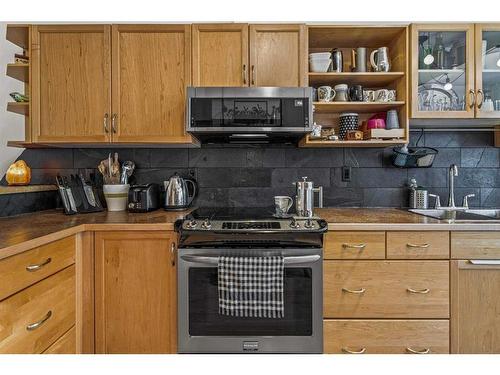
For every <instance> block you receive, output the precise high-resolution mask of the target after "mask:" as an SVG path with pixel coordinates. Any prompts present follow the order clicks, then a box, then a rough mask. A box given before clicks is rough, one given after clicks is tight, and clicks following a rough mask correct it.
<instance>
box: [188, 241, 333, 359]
mask: <svg viewBox="0 0 500 375" xmlns="http://www.w3.org/2000/svg"><path fill="white" fill-rule="evenodd" d="M277 252H278V253H279V254H282V255H283V256H284V258H285V273H284V283H285V285H284V303H285V306H284V308H285V317H284V318H282V319H270V318H240V317H231V316H225V315H221V314H219V303H218V288H217V258H218V256H221V255H234V256H265V255H274V254H276V253H277ZM178 262H179V263H178V265H179V268H178V288H179V293H178V313H179V316H178V322H179V327H178V350H179V352H180V353H322V351H323V317H322V311H323V301H322V297H323V296H322V283H323V281H322V279H323V278H322V258H321V250H320V249H289V250H284V249H280V250H276V251H272V250H269V249H261V250H258V249H252V250H234V249H218V250H217V249H215V250H214V249H207V250H203V249H179V255H178Z"/></svg>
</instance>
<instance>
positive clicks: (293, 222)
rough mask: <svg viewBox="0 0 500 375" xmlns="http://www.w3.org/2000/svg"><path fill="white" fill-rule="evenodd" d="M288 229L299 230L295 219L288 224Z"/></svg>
mask: <svg viewBox="0 0 500 375" xmlns="http://www.w3.org/2000/svg"><path fill="white" fill-rule="evenodd" d="M290 228H292V229H299V228H300V224H299V222H298V221H297V220H295V218H293V219H292V222H291V223H290Z"/></svg>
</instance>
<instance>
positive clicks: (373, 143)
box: [299, 136, 407, 147]
mask: <svg viewBox="0 0 500 375" xmlns="http://www.w3.org/2000/svg"><path fill="white" fill-rule="evenodd" d="M405 143H407V142H406V140H404V139H389V140H382V139H368V140H364V141H341V140H339V141H320V140H310V139H309V136H306V137H305V138H304V139H302V140H301V141H300V143H299V146H300V147H389V146H397V145H402V144H405Z"/></svg>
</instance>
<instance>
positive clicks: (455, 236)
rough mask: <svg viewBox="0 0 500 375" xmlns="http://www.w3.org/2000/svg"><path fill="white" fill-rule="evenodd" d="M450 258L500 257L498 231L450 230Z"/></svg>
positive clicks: (499, 235) (499, 234)
mask: <svg viewBox="0 0 500 375" xmlns="http://www.w3.org/2000/svg"><path fill="white" fill-rule="evenodd" d="M451 257H452V259H500V232H451Z"/></svg>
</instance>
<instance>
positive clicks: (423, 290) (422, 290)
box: [406, 288, 431, 294]
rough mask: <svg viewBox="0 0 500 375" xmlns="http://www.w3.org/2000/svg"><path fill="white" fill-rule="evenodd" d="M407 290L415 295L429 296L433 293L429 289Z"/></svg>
mask: <svg viewBox="0 0 500 375" xmlns="http://www.w3.org/2000/svg"><path fill="white" fill-rule="evenodd" d="M406 290H407V291H408V292H410V293H415V294H427V293H429V292H430V291H431V290H430V289H429V288H425V289H412V288H406Z"/></svg>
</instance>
